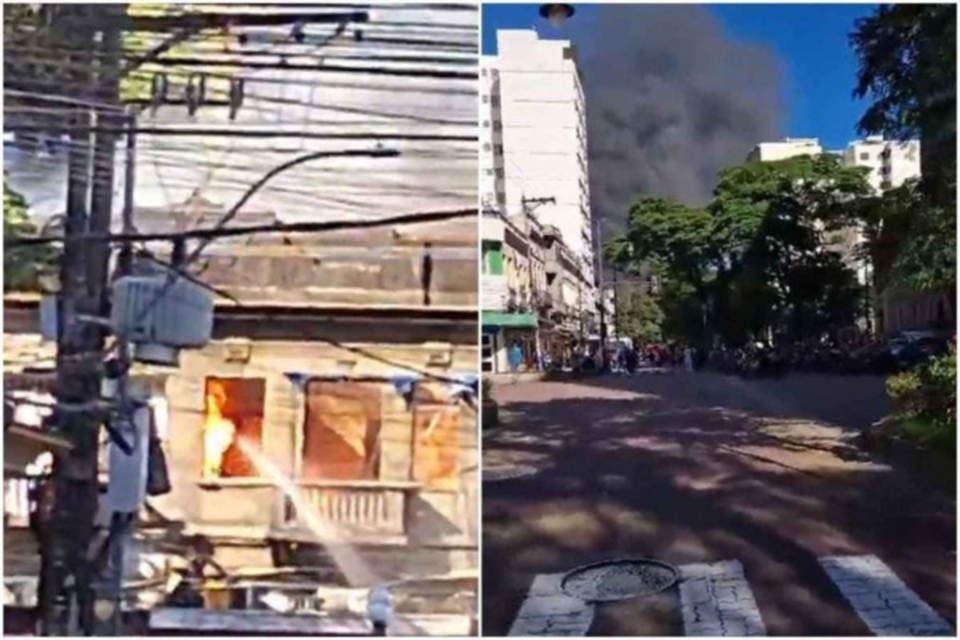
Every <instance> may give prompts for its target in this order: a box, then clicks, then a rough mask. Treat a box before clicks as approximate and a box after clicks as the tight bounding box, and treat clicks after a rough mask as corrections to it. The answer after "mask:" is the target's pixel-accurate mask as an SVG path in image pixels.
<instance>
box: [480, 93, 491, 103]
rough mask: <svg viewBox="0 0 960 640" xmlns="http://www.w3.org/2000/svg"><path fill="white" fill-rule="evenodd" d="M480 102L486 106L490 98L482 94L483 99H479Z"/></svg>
mask: <svg viewBox="0 0 960 640" xmlns="http://www.w3.org/2000/svg"><path fill="white" fill-rule="evenodd" d="M481 100H482V101H483V104H487V103H488V102H490V96H488V95H487V94H483V97H482V98H481Z"/></svg>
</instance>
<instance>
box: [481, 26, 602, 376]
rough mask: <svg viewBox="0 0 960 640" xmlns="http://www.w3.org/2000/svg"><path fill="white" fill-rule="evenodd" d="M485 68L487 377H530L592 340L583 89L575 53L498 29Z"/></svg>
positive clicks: (593, 319) (594, 311) (534, 37)
mask: <svg viewBox="0 0 960 640" xmlns="http://www.w3.org/2000/svg"><path fill="white" fill-rule="evenodd" d="M497 38H498V39H497V44H498V54H497V55H496V56H484V57H483V58H482V60H481V77H480V96H481V115H480V125H481V127H480V149H481V150H480V169H481V181H480V193H481V200H482V202H483V207H484V216H483V232H482V245H483V261H482V264H483V276H482V282H483V295H482V306H483V345H482V353H483V368H484V370H485V371H488V372H494V373H495V372H501V371H507V370H508V369H509V362H508V352H509V350H510V348H511V347H513V346H514V345H519V346H520V348H521V350H522V353H523V365H522V367H523V368H524V369H538V368H540V366H541V365H542V364H543V362H544V356H546V357H547V359H551V360H554V361H555V360H556V359H557V358H560V357H562V354H563V353H564V352H569V351H570V349H572V348H573V347H572V345H574V344H576V343H577V342H578V340H579V341H580V342H583V339H582V338H583V336H585V335H589V334H590V333H591V332H595V327H596V324H597V323H596V320H597V317H598V309H597V307H596V300H597V298H596V286H595V278H594V251H593V229H592V216H591V209H590V190H589V182H588V173H587V147H586V121H585V113H584V99H583V90H582V87H581V86H580V78H579V74H578V71H577V67H576V58H575V52H574V49H573V47H572V46H571V45H570V43H569V42H567V41H559V40H540V39H539V38H538V37H537V34H536V33H535V32H533V31H523V30H520V31H500V32H498V34H497Z"/></svg>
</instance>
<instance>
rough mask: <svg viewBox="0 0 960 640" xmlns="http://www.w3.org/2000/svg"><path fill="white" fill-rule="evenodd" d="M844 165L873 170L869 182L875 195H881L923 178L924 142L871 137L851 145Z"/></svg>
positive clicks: (848, 146)
mask: <svg viewBox="0 0 960 640" xmlns="http://www.w3.org/2000/svg"><path fill="white" fill-rule="evenodd" d="M843 163H844V164H845V165H846V166H848V167H866V168H867V169H869V170H870V173H869V174H868V175H867V180H868V181H869V182H870V186H871V187H873V190H874V192H875V193H881V192H883V191H886V190H887V189H895V188H897V187H899V186H902V185H903V183H904V182H906V181H907V180H910V179H913V178H919V177H920V141H919V140H884V139H883V136H868V137H866V138H864V139H863V140H855V141H853V142H851V143H850V144H848V145H847V148H846V149H845V150H844V151H843Z"/></svg>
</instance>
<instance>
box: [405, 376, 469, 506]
mask: <svg viewBox="0 0 960 640" xmlns="http://www.w3.org/2000/svg"><path fill="white" fill-rule="evenodd" d="M414 402H415V404H414V411H413V469H412V476H413V479H414V480H415V481H417V482H419V483H421V484H422V485H423V486H424V487H425V488H427V489H456V488H457V487H458V486H459V484H460V429H461V411H460V406H459V405H458V404H451V403H450V401H449V400H448V399H447V395H446V390H445V389H444V388H443V387H442V386H440V385H423V384H421V385H417V390H416V394H415V397H414Z"/></svg>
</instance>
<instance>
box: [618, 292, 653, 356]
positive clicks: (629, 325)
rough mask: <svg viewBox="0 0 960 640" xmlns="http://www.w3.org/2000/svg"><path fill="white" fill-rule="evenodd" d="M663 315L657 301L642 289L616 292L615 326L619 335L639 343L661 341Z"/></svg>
mask: <svg viewBox="0 0 960 640" xmlns="http://www.w3.org/2000/svg"><path fill="white" fill-rule="evenodd" d="M664 318H665V315H664V312H663V310H662V309H661V308H660V305H659V304H658V302H657V299H656V298H655V297H654V296H653V295H651V294H650V292H649V291H646V290H644V289H642V288H632V289H626V288H625V289H624V290H622V291H620V292H618V296H617V307H616V320H615V326H616V328H617V333H618V334H619V335H623V336H628V337H630V338H633V339H634V340H637V341H639V342H641V343H644V342H654V341H659V340H662V339H663V331H662V325H663V321H664Z"/></svg>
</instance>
